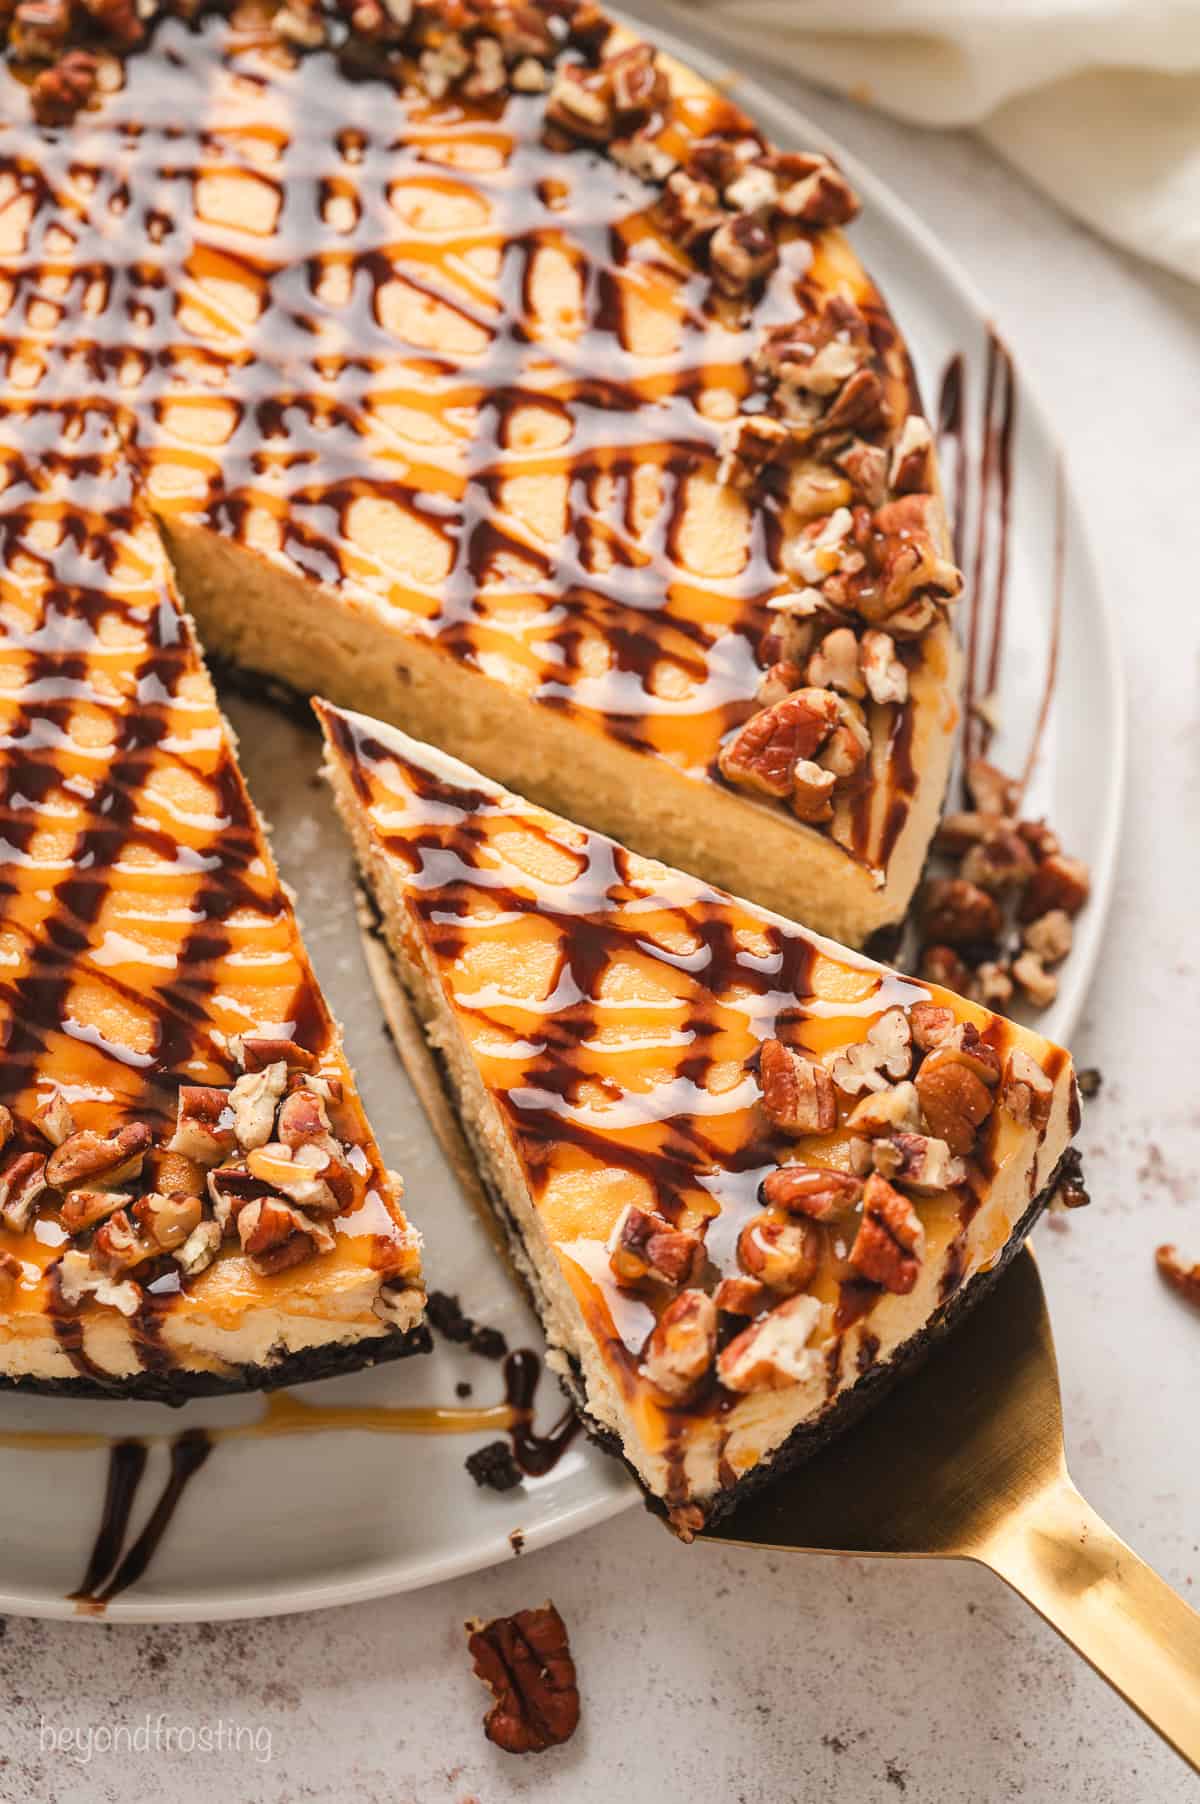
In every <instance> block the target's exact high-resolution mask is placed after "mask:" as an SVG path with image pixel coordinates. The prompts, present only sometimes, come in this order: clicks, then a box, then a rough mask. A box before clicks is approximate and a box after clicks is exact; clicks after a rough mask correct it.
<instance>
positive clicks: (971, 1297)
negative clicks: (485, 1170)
mask: <svg viewBox="0 0 1200 1804" xmlns="http://www.w3.org/2000/svg"><path fill="white" fill-rule="evenodd" d="M1078 1160H1079V1154H1078V1152H1077V1150H1076V1149H1075V1148H1074V1147H1068V1148H1067V1149H1066V1151H1065V1152H1064V1153H1063V1156H1062V1158H1061V1159H1060V1160H1059V1162H1058V1164H1057V1165H1056V1166H1055V1168H1054V1170H1053V1172H1052V1173H1051V1174H1050V1181H1049V1183H1048V1184H1047V1185H1046V1186H1045V1188H1044V1189H1043V1190H1041V1191H1039V1193H1038V1195H1037V1196H1035V1197H1034V1199H1033V1201H1032V1202H1031V1203H1030V1205H1029V1207H1028V1209H1027V1210H1026V1211H1025V1213H1024V1215H1023V1216H1022V1217H1021V1219H1020V1221H1019V1222H1018V1223H1017V1225H1016V1227H1015V1228H1014V1229H1013V1231H1012V1234H1011V1235H1010V1237H1009V1240H1008V1243H1007V1245H1006V1246H1005V1248H1004V1251H1003V1253H1002V1254H1001V1256H1000V1258H999V1259H998V1260H997V1261H996V1264H995V1265H994V1266H992V1267H991V1268H990V1269H989V1270H988V1271H986V1272H979V1273H977V1274H976V1276H975V1277H974V1278H971V1279H969V1280H968V1282H967V1283H966V1284H964V1285H963V1287H962V1289H961V1290H957V1291H955V1293H954V1295H953V1296H952V1297H949V1298H947V1300H946V1302H945V1303H943V1304H942V1305H941V1306H940V1307H939V1308H938V1309H937V1310H936V1311H935V1313H934V1314H933V1315H932V1316H931V1317H930V1318H929V1320H928V1322H926V1324H925V1326H924V1327H923V1328H921V1329H919V1330H918V1331H917V1333H916V1334H914V1335H912V1336H910V1338H909V1339H908V1340H906V1341H903V1342H901V1344H900V1346H899V1347H897V1349H896V1351H895V1352H894V1353H893V1354H892V1355H891V1356H890V1358H889V1359H887V1360H886V1361H884V1362H882V1363H881V1364H879V1365H876V1366H872V1367H871V1368H870V1369H869V1371H867V1372H866V1373H865V1374H864V1376H863V1377H861V1378H859V1379H858V1380H857V1382H856V1383H855V1384H854V1385H853V1386H852V1387H851V1388H850V1389H849V1390H846V1391H843V1392H842V1394H841V1395H840V1396H839V1397H838V1398H837V1399H836V1401H835V1402H833V1403H832V1404H830V1405H829V1406H828V1407H827V1408H826V1409H825V1410H824V1412H823V1413H822V1414H821V1415H820V1416H818V1417H817V1419H816V1421H814V1422H800V1423H798V1424H797V1426H796V1427H795V1428H793V1430H792V1432H791V1434H790V1435H789V1436H788V1437H787V1439H786V1440H785V1441H782V1442H781V1443H780V1445H779V1446H778V1447H777V1448H776V1449H775V1451H774V1453H772V1454H771V1455H770V1457H769V1458H768V1459H765V1460H760V1462H759V1463H758V1465H756V1466H754V1467H753V1468H752V1469H751V1470H750V1471H749V1472H747V1473H746V1474H745V1475H744V1476H743V1477H742V1478H739V1479H738V1481H737V1483H736V1484H733V1485H728V1486H726V1487H725V1489H723V1490H721V1491H718V1492H717V1493H716V1495H715V1496H714V1497H712V1498H711V1499H710V1500H709V1502H708V1503H707V1505H703V1504H701V1505H700V1506H699V1507H700V1508H702V1509H704V1512H705V1527H706V1528H707V1527H711V1526H712V1524H713V1523H715V1522H719V1521H720V1520H721V1519H722V1517H724V1516H728V1515H729V1514H730V1512H731V1511H732V1510H735V1509H736V1508H737V1507H738V1505H739V1504H740V1503H742V1502H743V1501H744V1499H745V1498H747V1497H749V1496H752V1495H753V1494H755V1493H757V1492H758V1491H761V1490H762V1489H763V1488H764V1486H766V1485H769V1484H770V1483H771V1482H772V1481H773V1480H774V1479H776V1478H779V1477H782V1475H783V1474H784V1473H786V1472H792V1471H794V1470H795V1468H796V1467H797V1466H802V1465H803V1464H804V1462H805V1460H808V1459H812V1458H813V1457H814V1455H816V1454H818V1453H820V1452H821V1450H822V1449H823V1448H824V1447H827V1446H828V1445H829V1443H830V1441H832V1440H835V1439H836V1438H837V1436H838V1435H840V1434H843V1433H844V1432H845V1430H846V1429H848V1428H853V1427H854V1425H855V1424H856V1423H857V1422H859V1421H861V1420H862V1418H863V1416H865V1415H866V1414H867V1413H868V1412H869V1411H870V1410H871V1409H873V1408H874V1406H875V1404H876V1403H878V1402H879V1401H880V1400H881V1399H882V1398H884V1397H885V1396H886V1395H887V1393H888V1392H889V1391H890V1390H891V1389H892V1387H893V1385H895V1384H897V1383H898V1382H899V1381H900V1380H901V1379H903V1378H905V1377H907V1376H908V1374H909V1373H911V1372H915V1371H916V1370H917V1369H918V1367H919V1366H920V1365H921V1364H922V1363H923V1362H924V1361H925V1360H926V1359H927V1358H928V1357H929V1355H930V1353H932V1352H933V1351H934V1350H935V1348H936V1347H937V1345H938V1343H939V1342H940V1341H941V1340H943V1339H944V1338H945V1336H946V1335H947V1334H949V1333H951V1332H952V1330H953V1329H954V1327H955V1325H956V1324H957V1323H958V1322H960V1321H961V1320H962V1318H963V1316H964V1315H966V1313H967V1311H968V1310H969V1309H971V1308H972V1307H973V1306H974V1305H975V1304H976V1303H978V1302H979V1301H980V1300H981V1299H982V1298H983V1297H985V1296H986V1295H987V1294H988V1292H989V1291H990V1290H991V1289H992V1286H993V1285H994V1284H995V1283H996V1282H997V1280H998V1279H999V1278H1000V1276H1001V1274H1002V1273H1003V1272H1004V1270H1005V1268H1006V1267H1007V1266H1008V1264H1009V1261H1010V1260H1012V1259H1013V1258H1015V1256H1016V1255H1017V1253H1019V1252H1020V1250H1021V1248H1022V1246H1023V1245H1024V1244H1025V1241H1026V1239H1027V1237H1028V1235H1029V1233H1030V1230H1031V1229H1032V1228H1033V1226H1034V1224H1035V1223H1036V1222H1037V1219H1038V1217H1039V1216H1040V1215H1041V1214H1042V1212H1043V1210H1044V1209H1045V1208H1046V1207H1047V1205H1048V1204H1049V1203H1050V1201H1051V1200H1052V1198H1053V1196H1054V1193H1055V1191H1056V1190H1057V1189H1058V1186H1059V1183H1060V1181H1061V1180H1062V1178H1063V1177H1064V1176H1065V1175H1068V1174H1069V1173H1070V1172H1071V1171H1073V1170H1074V1169H1075V1168H1076V1166H1077V1164H1078ZM507 1225H508V1224H506V1226H507ZM571 1365H572V1375H571V1379H570V1380H569V1381H568V1380H564V1389H565V1390H566V1391H567V1394H568V1396H570V1398H571V1400H572V1402H573V1403H574V1405H575V1408H576V1410H577V1411H578V1413H579V1417H580V1420H581V1421H582V1423H583V1426H584V1428H585V1430H586V1431H587V1433H588V1435H589V1436H590V1437H591V1439H592V1440H593V1441H595V1442H596V1445H597V1446H599V1447H603V1448H604V1450H605V1452H606V1453H612V1454H615V1455H616V1456H617V1458H618V1459H620V1461H621V1463H622V1465H623V1466H625V1467H626V1469H627V1470H628V1471H629V1472H630V1473H631V1474H632V1476H633V1477H634V1478H635V1479H637V1482H638V1484H639V1485H640V1486H641V1488H642V1490H643V1492H644V1496H645V1503H646V1508H647V1509H648V1510H650V1511H652V1512H653V1514H654V1515H656V1516H662V1517H664V1518H665V1517H667V1516H668V1515H669V1513H670V1507H671V1506H670V1504H669V1503H667V1502H666V1501H665V1500H664V1499H663V1498H661V1497H656V1496H654V1495H653V1494H652V1493H651V1492H649V1491H646V1490H645V1486H644V1484H643V1482H642V1480H641V1478H640V1477H639V1475H638V1473H637V1472H636V1471H635V1470H634V1468H633V1466H632V1465H631V1464H630V1462H629V1461H628V1460H627V1459H626V1458H625V1455H624V1453H623V1452H622V1450H621V1444H620V1441H619V1439H618V1437H617V1436H616V1435H615V1434H614V1433H613V1431H612V1429H611V1428H605V1427H603V1426H602V1425H601V1424H600V1423H599V1422H597V1421H596V1420H595V1419H594V1418H593V1417H592V1416H590V1415H589V1414H588V1411H587V1408H586V1405H585V1402H584V1390H583V1382H582V1375H581V1373H580V1372H579V1369H578V1366H577V1364H576V1362H575V1361H572V1362H571ZM689 1501H690V1500H689Z"/></svg>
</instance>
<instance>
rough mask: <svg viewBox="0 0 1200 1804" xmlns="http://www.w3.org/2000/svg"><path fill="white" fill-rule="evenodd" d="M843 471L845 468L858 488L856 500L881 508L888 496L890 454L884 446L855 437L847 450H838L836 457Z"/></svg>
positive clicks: (855, 491) (854, 485) (856, 489)
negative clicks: (888, 455) (888, 454)
mask: <svg viewBox="0 0 1200 1804" xmlns="http://www.w3.org/2000/svg"><path fill="white" fill-rule="evenodd" d="M833 461H834V463H835V464H836V465H837V467H838V469H839V470H844V471H845V473H846V475H847V477H848V478H849V480H850V484H851V486H852V488H853V490H854V498H855V500H856V501H859V502H863V503H865V505H866V506H867V507H870V508H876V507H881V506H882V504H883V502H884V501H885V500H886V498H887V481H888V457H887V452H886V451H885V450H884V449H883V447H882V445H872V444H870V443H869V442H868V440H866V439H862V438H855V439H851V441H850V443H849V444H848V445H847V446H846V448H845V450H843V451H839V452H837V453H836V455H835V456H834V459H833Z"/></svg>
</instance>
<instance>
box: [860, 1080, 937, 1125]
mask: <svg viewBox="0 0 1200 1804" xmlns="http://www.w3.org/2000/svg"><path fill="white" fill-rule="evenodd" d="M919 1126H920V1104H919V1102H918V1099H917V1088H916V1085H915V1084H914V1083H912V1082H911V1080H910V1079H908V1078H905V1079H904V1081H903V1082H902V1083H899V1084H892V1085H891V1086H890V1087H889V1088H888V1089H886V1090H868V1091H867V1093H866V1095H865V1096H862V1097H860V1098H859V1100H858V1102H856V1103H855V1105H854V1107H853V1108H852V1109H851V1111H850V1113H849V1115H847V1117H846V1127H847V1128H848V1130H849V1131H850V1133H852V1134H864V1135H865V1136H866V1137H867V1139H868V1140H875V1139H878V1138H879V1136H880V1135H887V1134H894V1133H897V1132H901V1131H903V1130H904V1129H906V1128H916V1127H919Z"/></svg>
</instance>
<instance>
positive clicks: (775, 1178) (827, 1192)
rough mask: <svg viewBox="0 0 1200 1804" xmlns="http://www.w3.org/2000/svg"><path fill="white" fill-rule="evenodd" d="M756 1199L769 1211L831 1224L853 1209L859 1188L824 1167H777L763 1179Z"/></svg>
mask: <svg viewBox="0 0 1200 1804" xmlns="http://www.w3.org/2000/svg"><path fill="white" fill-rule="evenodd" d="M759 1195H760V1196H761V1197H762V1200H763V1202H764V1203H766V1204H767V1205H768V1207H770V1208H772V1209H784V1210H786V1211H787V1212H788V1214H790V1215H807V1216H808V1217H809V1219H810V1220H811V1221H831V1220H832V1219H833V1218H834V1217H835V1216H837V1215H848V1214H849V1213H850V1211H851V1210H852V1209H854V1208H856V1207H857V1205H858V1201H859V1199H860V1197H861V1196H862V1184H861V1183H860V1182H859V1180H858V1179H857V1178H856V1177H854V1176H852V1175H851V1173H850V1172H847V1171H835V1170H833V1169H832V1168H831V1167H830V1166H826V1165H781V1166H780V1167H779V1170H778V1171H772V1172H769V1173H768V1174H767V1176H766V1177H765V1178H764V1179H763V1181H762V1183H761V1184H760V1186H759Z"/></svg>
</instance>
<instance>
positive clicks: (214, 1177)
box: [208, 1165, 263, 1234]
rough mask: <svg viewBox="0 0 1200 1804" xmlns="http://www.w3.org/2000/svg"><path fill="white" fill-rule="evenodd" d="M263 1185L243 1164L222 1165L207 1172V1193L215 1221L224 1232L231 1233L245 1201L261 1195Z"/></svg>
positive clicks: (248, 1201)
mask: <svg viewBox="0 0 1200 1804" xmlns="http://www.w3.org/2000/svg"><path fill="white" fill-rule="evenodd" d="M262 1194H263V1186H262V1184H261V1183H260V1182H259V1180H258V1179H257V1178H253V1177H251V1175H250V1173H249V1172H248V1171H247V1170H246V1169H245V1167H244V1166H240V1165H222V1166H218V1168H217V1170H216V1171H210V1172H209V1174H208V1195H209V1200H210V1201H211V1203H212V1206H213V1214H214V1215H215V1217H216V1219H217V1223H218V1225H219V1226H220V1228H221V1229H222V1231H223V1232H224V1233H226V1234H229V1233H232V1232H233V1230H234V1228H235V1227H236V1225H237V1218H238V1216H239V1214H240V1213H241V1211H242V1209H243V1208H244V1207H245V1206H246V1204H247V1203H251V1202H254V1200H255V1199H256V1198H257V1197H260V1196H262Z"/></svg>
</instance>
